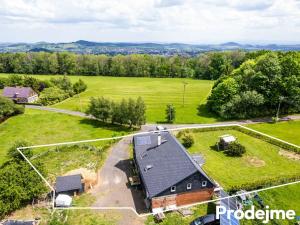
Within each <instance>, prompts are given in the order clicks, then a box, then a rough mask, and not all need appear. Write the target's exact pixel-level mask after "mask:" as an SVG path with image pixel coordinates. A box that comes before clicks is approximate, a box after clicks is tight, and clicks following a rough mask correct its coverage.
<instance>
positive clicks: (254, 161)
mask: <svg viewBox="0 0 300 225" xmlns="http://www.w3.org/2000/svg"><path fill="white" fill-rule="evenodd" d="M246 161H247V163H248V164H249V165H251V166H254V167H263V166H265V165H266V163H265V161H264V160H261V159H259V158H257V157H255V156H247V157H246Z"/></svg>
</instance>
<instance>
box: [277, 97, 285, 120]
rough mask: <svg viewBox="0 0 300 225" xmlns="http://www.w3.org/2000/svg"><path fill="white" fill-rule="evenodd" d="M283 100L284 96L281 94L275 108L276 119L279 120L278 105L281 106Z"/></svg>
mask: <svg viewBox="0 0 300 225" xmlns="http://www.w3.org/2000/svg"><path fill="white" fill-rule="evenodd" d="M283 100H284V97H283V96H280V97H279V103H278V108H277V112H276V121H278V120H279V112H280V106H281V103H282V101H283Z"/></svg>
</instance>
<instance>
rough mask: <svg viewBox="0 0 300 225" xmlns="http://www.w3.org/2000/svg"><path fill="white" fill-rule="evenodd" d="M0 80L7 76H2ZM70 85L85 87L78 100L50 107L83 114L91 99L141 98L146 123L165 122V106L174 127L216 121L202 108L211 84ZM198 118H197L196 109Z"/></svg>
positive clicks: (114, 81)
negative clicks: (172, 113)
mask: <svg viewBox="0 0 300 225" xmlns="http://www.w3.org/2000/svg"><path fill="white" fill-rule="evenodd" d="M0 76H8V75H7V74H2V75H0ZM33 76H35V77H37V78H40V79H49V78H50V77H57V76H47V75H33ZM69 78H70V79H71V80H72V82H76V81H77V80H78V79H79V78H80V79H82V80H83V81H84V82H85V83H86V84H87V86H88V88H87V90H86V91H85V92H83V93H81V94H80V95H79V96H78V95H77V96H74V97H73V98H70V99H67V100H65V101H63V102H60V103H58V104H56V105H54V106H53V107H57V108H62V109H70V110H75V111H85V110H86V108H87V106H88V104H89V99H90V98H91V97H101V96H103V97H105V98H109V99H111V100H116V101H120V100H121V99H122V98H130V97H131V98H137V97H138V96H141V97H142V98H143V99H144V101H145V103H146V105H147V112H146V115H147V122H148V123H156V122H158V123H163V122H165V108H166V105H167V104H173V105H174V106H175V107H176V121H175V122H176V123H212V122H216V121H217V118H215V117H214V116H213V115H211V114H210V113H208V111H207V110H206V108H205V107H204V104H205V103H206V99H207V97H208V96H209V94H210V91H211V88H212V86H213V81H208V80H193V79H177V78H135V77H101V76H69ZM183 82H186V83H187V85H186V91H185V104H184V107H183ZM199 105H201V107H200V114H198V109H197V108H198V106H199Z"/></svg>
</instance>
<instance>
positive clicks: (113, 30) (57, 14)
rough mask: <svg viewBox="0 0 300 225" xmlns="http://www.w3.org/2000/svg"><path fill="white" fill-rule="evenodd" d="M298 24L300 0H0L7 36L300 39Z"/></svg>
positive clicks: (10, 38) (51, 38) (0, 17)
mask: <svg viewBox="0 0 300 225" xmlns="http://www.w3.org/2000/svg"><path fill="white" fill-rule="evenodd" d="M299 24H300V3H299V1H297V0H251V1H249V0H242V1H241V0H203V1H202V0H201V1H199V0H138V1H137V0H0V29H1V33H2V34H1V35H0V41H3V42H4V41H5V42H7V41H12V42H14V41H40V40H45V41H54V42H55V41H72V40H77V39H89V40H95V41H163V42H173V41H176V42H198V43H204V42H205V43H211V42H225V41H240V42H264V41H270V42H271V41H272V42H298V41H300V40H299V38H298V37H300V31H299ZM297 28H298V29H297Z"/></svg>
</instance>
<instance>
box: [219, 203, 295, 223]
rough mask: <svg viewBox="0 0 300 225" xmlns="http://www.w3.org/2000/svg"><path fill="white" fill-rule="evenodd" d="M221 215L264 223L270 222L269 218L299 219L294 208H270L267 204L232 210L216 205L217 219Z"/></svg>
mask: <svg viewBox="0 0 300 225" xmlns="http://www.w3.org/2000/svg"><path fill="white" fill-rule="evenodd" d="M221 215H226V217H227V219H230V218H231V217H232V215H233V216H234V217H235V218H236V219H237V220H241V219H246V220H254V219H257V220H261V221H262V222H263V223H264V224H267V223H269V222H270V220H273V219H276V220H286V219H287V220H294V219H296V220H299V219H300V216H297V217H296V212H295V211H294V210H287V211H285V210H278V209H270V207H269V206H266V207H265V209H264V210H262V209H258V210H255V207H254V206H251V208H250V209H248V210H245V211H243V210H241V209H238V210H232V209H227V208H226V207H224V206H217V213H216V217H217V219H220V217H221Z"/></svg>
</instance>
